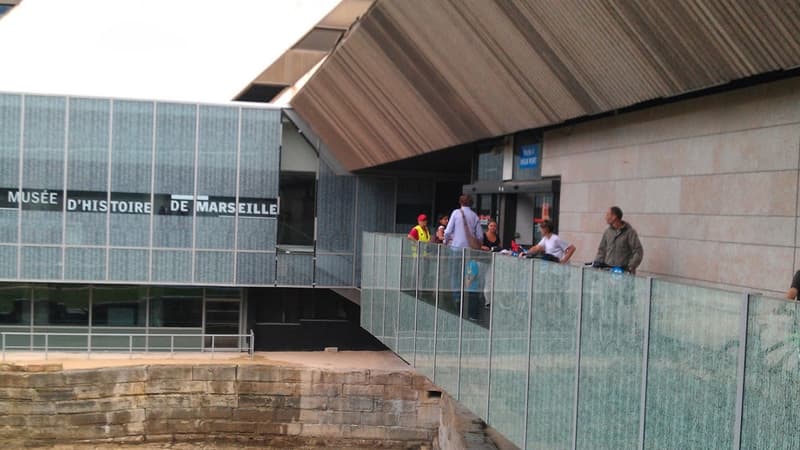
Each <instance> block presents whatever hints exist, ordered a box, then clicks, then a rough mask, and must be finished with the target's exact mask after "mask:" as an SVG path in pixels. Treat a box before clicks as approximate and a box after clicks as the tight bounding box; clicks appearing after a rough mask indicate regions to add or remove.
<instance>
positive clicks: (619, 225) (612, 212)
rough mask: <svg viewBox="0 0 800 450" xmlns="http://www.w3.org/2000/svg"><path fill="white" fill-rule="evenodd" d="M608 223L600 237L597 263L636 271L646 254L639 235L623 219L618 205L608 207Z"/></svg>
mask: <svg viewBox="0 0 800 450" xmlns="http://www.w3.org/2000/svg"><path fill="white" fill-rule="evenodd" d="M606 223H607V224H608V229H607V230H606V231H605V233H603V238H602V239H600V246H599V247H598V248H597V256H596V257H595V258H594V261H595V264H599V265H602V264H605V265H607V266H611V267H622V269H623V270H626V271H628V272H630V273H636V268H637V267H639V264H641V263H642V257H643V256H644V250H643V249H642V243H641V242H640V241H639V235H638V234H636V230H634V229H633V227H632V226H631V225H630V224H629V223H627V222H624V221H623V220H622V210H621V209H620V208H619V207H618V206H612V207H611V208H609V209H608V211H607V212H606Z"/></svg>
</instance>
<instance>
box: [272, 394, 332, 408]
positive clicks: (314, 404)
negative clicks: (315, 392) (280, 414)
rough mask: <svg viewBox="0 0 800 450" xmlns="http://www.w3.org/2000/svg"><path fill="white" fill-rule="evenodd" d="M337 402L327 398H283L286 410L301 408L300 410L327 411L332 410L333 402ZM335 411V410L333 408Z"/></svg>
mask: <svg viewBox="0 0 800 450" xmlns="http://www.w3.org/2000/svg"><path fill="white" fill-rule="evenodd" d="M334 400H337V399H334V398H329V397H318V396H311V397H284V401H283V404H284V406H286V407H287V408H301V409H328V407H331V408H334V406H333V403H332V402H333V401H334ZM334 409H335V408H334Z"/></svg>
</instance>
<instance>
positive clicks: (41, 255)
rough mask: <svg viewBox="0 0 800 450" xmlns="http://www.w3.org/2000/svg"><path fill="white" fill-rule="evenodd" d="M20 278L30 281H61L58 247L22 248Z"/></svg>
mask: <svg viewBox="0 0 800 450" xmlns="http://www.w3.org/2000/svg"><path fill="white" fill-rule="evenodd" d="M20 258H21V261H20V263H21V270H22V272H21V273H20V278H22V279H31V280H60V279H61V248H60V247H22V250H21V252H20Z"/></svg>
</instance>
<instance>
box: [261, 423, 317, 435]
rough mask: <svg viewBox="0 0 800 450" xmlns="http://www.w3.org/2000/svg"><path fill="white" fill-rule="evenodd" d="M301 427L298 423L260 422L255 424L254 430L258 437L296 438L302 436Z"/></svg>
mask: <svg viewBox="0 0 800 450" xmlns="http://www.w3.org/2000/svg"><path fill="white" fill-rule="evenodd" d="M306 425H308V424H306ZM303 426H304V425H303V424H300V423H268V422H261V423H257V424H256V428H255V430H256V434H258V435H281V436H298V435H300V434H302V432H303Z"/></svg>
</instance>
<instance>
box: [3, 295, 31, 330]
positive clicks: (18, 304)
mask: <svg viewBox="0 0 800 450" xmlns="http://www.w3.org/2000/svg"><path fill="white" fill-rule="evenodd" d="M30 291H31V290H30V288H28V287H22V286H0V325H30V323H31V292H30Z"/></svg>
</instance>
